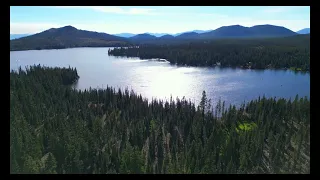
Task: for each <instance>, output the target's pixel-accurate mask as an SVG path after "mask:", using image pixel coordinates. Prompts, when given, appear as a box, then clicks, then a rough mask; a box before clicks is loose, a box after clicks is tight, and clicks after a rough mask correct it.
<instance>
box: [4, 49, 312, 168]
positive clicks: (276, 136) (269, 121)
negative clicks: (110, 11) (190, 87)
mask: <svg viewBox="0 0 320 180" xmlns="http://www.w3.org/2000/svg"><path fill="white" fill-rule="evenodd" d="M146 48H147V47H146ZM79 78H80V77H79V76H78V73H77V70H76V69H75V68H70V67H69V68H49V67H42V66H40V65H38V66H31V67H30V68H27V69H26V70H22V69H21V68H20V69H19V70H18V71H11V72H10V172H11V173H44V174H45V173H49V174H51V173H59V174H60V173H63V174H66V173H77V174H81V173H89V174H91V173H94V174H105V173H163V174H167V173H188V174H189V173H213V174H226V173H239V174H252V173H310V100H309V99H308V98H307V97H305V98H299V97H298V96H296V98H295V99H292V100H286V99H282V98H280V99H277V100H276V99H274V98H269V99H267V98H264V97H262V98H259V99H257V100H253V101H251V102H249V103H247V104H243V105H242V106H241V107H240V108H235V106H229V107H225V105H224V103H223V102H219V103H218V105H217V106H216V107H212V106H211V102H210V101H208V99H207V97H206V94H205V92H203V94H202V100H201V103H200V105H199V106H195V105H194V104H192V103H191V102H190V101H187V100H185V99H180V100H179V99H177V100H176V101H173V100H170V101H169V102H166V101H161V100H153V101H151V102H148V100H147V99H145V98H143V97H142V96H141V95H138V94H136V93H134V92H133V91H128V90H125V91H123V90H120V89H119V90H115V89H114V88H111V87H107V88H106V89H89V90H84V91H81V90H76V89H74V88H72V86H71V85H72V84H73V83H75V82H76V81H77V80H78V79H79ZM218 114H220V115H221V116H218Z"/></svg>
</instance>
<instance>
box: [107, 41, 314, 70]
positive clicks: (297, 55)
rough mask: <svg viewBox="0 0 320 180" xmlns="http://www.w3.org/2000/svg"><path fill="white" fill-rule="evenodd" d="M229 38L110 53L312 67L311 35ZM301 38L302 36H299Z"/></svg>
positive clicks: (201, 63)
mask: <svg viewBox="0 0 320 180" xmlns="http://www.w3.org/2000/svg"><path fill="white" fill-rule="evenodd" d="M295 38H299V39H292V38H277V39H251V40H248V39H238V40H234V39H229V40H216V41H201V42H200V41H193V42H185V43H180V44H151V43H149V44H139V45H137V46H130V47H120V48H113V49H110V50H109V51H108V54H109V55H113V56H125V57H139V58H141V59H150V58H162V59H166V60H168V61H169V62H170V63H172V64H178V65H188V66H209V67H210V66H217V65H218V66H222V67H240V68H252V69H267V68H274V69H292V70H297V71H309V70H310V38H309V39H306V37H304V36H303V37H295ZM300 38H301V39H300Z"/></svg>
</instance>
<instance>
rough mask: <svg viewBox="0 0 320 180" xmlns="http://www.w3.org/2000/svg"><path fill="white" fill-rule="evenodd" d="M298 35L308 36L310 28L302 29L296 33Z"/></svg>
mask: <svg viewBox="0 0 320 180" xmlns="http://www.w3.org/2000/svg"><path fill="white" fill-rule="evenodd" d="M297 33H298V34H310V28H304V29H301V30H300V31H297Z"/></svg>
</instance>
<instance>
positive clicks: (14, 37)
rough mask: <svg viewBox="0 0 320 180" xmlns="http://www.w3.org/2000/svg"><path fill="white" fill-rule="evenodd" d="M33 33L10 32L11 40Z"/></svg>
mask: <svg viewBox="0 0 320 180" xmlns="http://www.w3.org/2000/svg"><path fill="white" fill-rule="evenodd" d="M30 35H31V34H10V40H12V39H18V38H22V37H26V36H30Z"/></svg>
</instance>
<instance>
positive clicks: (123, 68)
mask: <svg viewBox="0 0 320 180" xmlns="http://www.w3.org/2000/svg"><path fill="white" fill-rule="evenodd" d="M108 49H109V48H72V49H59V50H31V51H10V70H11V69H17V68H18V67H19V66H21V67H22V68H24V67H25V66H28V65H34V64H37V65H38V64H41V65H45V66H51V67H55V66H58V67H68V66H71V67H76V68H77V71H78V74H79V76H80V79H79V82H78V83H77V85H76V87H77V88H78V89H82V90H84V89H88V88H89V87H92V88H103V87H106V86H107V85H108V86H112V87H115V88H123V89H124V88H128V89H130V90H131V89H133V90H134V91H135V92H136V93H139V94H141V95H143V96H144V97H146V98H148V99H151V98H158V99H159V98H160V99H167V100H168V99H170V96H172V97H173V98H174V99H175V98H176V97H179V98H182V97H183V96H185V98H186V99H190V100H191V101H192V102H194V103H196V104H198V103H199V101H200V99H201V96H202V91H203V90H205V91H206V93H207V97H208V99H211V100H212V104H213V105H215V104H216V103H217V101H218V100H219V99H221V100H222V101H225V103H226V105H229V104H234V105H237V106H238V105H239V104H241V103H243V102H248V101H249V100H252V99H255V98H258V97H259V96H263V95H265V96H266V97H283V98H292V99H293V98H294V97H295V96H296V95H297V94H298V95H299V97H304V96H307V97H310V74H309V73H296V72H293V71H289V70H250V69H249V70H245V69H232V68H218V67H216V68H203V67H184V66H175V65H170V64H169V63H167V62H158V61H150V60H140V59H139V58H118V57H113V56H108Z"/></svg>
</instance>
